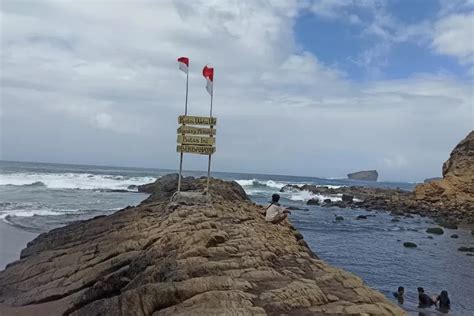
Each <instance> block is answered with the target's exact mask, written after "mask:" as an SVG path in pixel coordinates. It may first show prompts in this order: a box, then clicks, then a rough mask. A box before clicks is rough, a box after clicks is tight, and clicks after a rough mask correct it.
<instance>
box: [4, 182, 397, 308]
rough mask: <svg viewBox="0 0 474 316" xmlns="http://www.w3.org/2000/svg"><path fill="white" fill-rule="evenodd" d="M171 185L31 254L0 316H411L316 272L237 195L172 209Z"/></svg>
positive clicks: (318, 267)
mask: <svg viewBox="0 0 474 316" xmlns="http://www.w3.org/2000/svg"><path fill="white" fill-rule="evenodd" d="M176 182H177V177H176V176H169V177H164V178H163V179H160V180H158V181H157V182H156V183H155V184H154V185H149V186H145V187H142V188H141V190H142V191H144V190H146V191H147V192H151V196H150V198H148V199H147V200H146V201H145V202H144V203H142V204H141V205H139V206H138V207H133V208H126V209H123V210H121V211H118V212H117V213H115V214H113V215H110V216H102V217H97V218H94V219H91V220H87V221H83V222H78V223H74V224H71V225H69V226H65V227H62V228H59V229H55V230H53V231H50V232H49V233H45V234H42V235H40V236H39V237H38V238H36V239H35V240H33V241H32V242H30V243H29V244H28V246H27V248H26V249H24V250H23V251H22V254H21V259H20V260H19V261H17V262H14V263H12V264H10V265H9V266H8V267H7V269H6V270H5V271H1V272H0V314H1V315H2V316H5V315H10V314H14V313H18V314H21V315H155V316H157V315H265V314H274V315H276V314H293V315H296V314H298V315H309V314H324V313H327V314H331V313H334V314H335V313H339V314H345V315H348V314H357V315H359V314H361V313H366V314H371V315H402V314H404V312H403V311H402V310H400V309H399V308H398V307H396V306H395V305H393V304H392V303H390V302H389V301H388V300H387V299H386V298H385V297H384V296H383V295H382V294H380V293H378V292H376V291H374V290H372V289H370V288H368V287H367V286H366V285H364V283H363V282H362V281H361V280H360V279H359V278H358V277H356V276H354V275H352V274H350V273H348V272H345V271H343V270H340V269H336V268H333V267H331V266H329V265H328V264H327V263H325V262H324V261H322V260H319V259H318V258H317V256H316V255H315V254H314V253H313V252H312V251H311V250H310V249H309V248H308V247H307V245H306V243H305V242H304V240H303V237H302V235H301V234H300V233H298V232H297V231H296V230H295V229H294V228H293V227H292V226H291V225H290V224H288V223H286V224H284V225H273V224H268V223H267V222H265V220H264V216H263V215H262V208H261V207H258V206H256V205H255V204H254V203H251V202H250V201H249V200H248V199H247V198H246V195H245V192H243V190H242V188H240V186H238V185H237V184H236V183H229V182H224V181H221V180H212V181H211V186H210V193H211V197H209V196H204V195H202V193H200V192H196V191H194V192H190V191H189V192H185V193H181V194H178V195H175V196H173V202H170V198H171V197H172V195H173V192H174V190H175V189H173V188H176V185H177V183H176ZM183 184H186V185H184V186H183V188H192V189H203V188H204V187H205V184H206V180H205V179H192V178H187V179H186V180H184V181H183Z"/></svg>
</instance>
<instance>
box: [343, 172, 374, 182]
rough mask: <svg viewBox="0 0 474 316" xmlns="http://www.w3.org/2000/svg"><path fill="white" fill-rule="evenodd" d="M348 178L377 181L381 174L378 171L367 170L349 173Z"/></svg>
mask: <svg viewBox="0 0 474 316" xmlns="http://www.w3.org/2000/svg"><path fill="white" fill-rule="evenodd" d="M347 177H348V178H349V179H351V180H363V181H377V179H378V177H379V174H378V172H377V170H367V171H357V172H354V173H349V174H348V175H347Z"/></svg>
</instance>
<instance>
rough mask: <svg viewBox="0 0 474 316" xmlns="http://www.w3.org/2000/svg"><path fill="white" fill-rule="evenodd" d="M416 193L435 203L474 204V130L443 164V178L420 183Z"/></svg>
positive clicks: (417, 196) (418, 196)
mask: <svg viewBox="0 0 474 316" xmlns="http://www.w3.org/2000/svg"><path fill="white" fill-rule="evenodd" d="M415 195H416V198H417V199H418V200H425V201H430V202H433V203H436V202H441V203H454V204H456V205H458V206H461V207H462V204H468V203H470V204H471V205H474V131H471V132H470V133H469V134H468V135H467V136H466V138H464V139H463V140H462V141H461V142H459V144H458V145H457V146H456V147H455V148H454V149H453V151H452V152H451V155H450V157H449V159H448V160H447V161H446V162H445V163H444V164H443V178H442V179H440V180H438V181H433V182H430V183H426V184H422V185H418V186H417V187H416V189H415Z"/></svg>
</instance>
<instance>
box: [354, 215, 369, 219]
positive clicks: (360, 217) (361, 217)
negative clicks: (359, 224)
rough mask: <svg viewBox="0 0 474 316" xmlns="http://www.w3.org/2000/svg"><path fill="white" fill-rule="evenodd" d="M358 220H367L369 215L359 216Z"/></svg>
mask: <svg viewBox="0 0 474 316" xmlns="http://www.w3.org/2000/svg"><path fill="white" fill-rule="evenodd" d="M356 219H367V215H359V216H357V217H356Z"/></svg>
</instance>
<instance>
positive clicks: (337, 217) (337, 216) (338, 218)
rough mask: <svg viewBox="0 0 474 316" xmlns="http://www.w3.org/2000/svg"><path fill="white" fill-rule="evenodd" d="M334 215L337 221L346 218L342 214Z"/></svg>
mask: <svg viewBox="0 0 474 316" xmlns="http://www.w3.org/2000/svg"><path fill="white" fill-rule="evenodd" d="M334 216H335V219H336V221H343V220H344V217H342V216H340V215H334Z"/></svg>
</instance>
